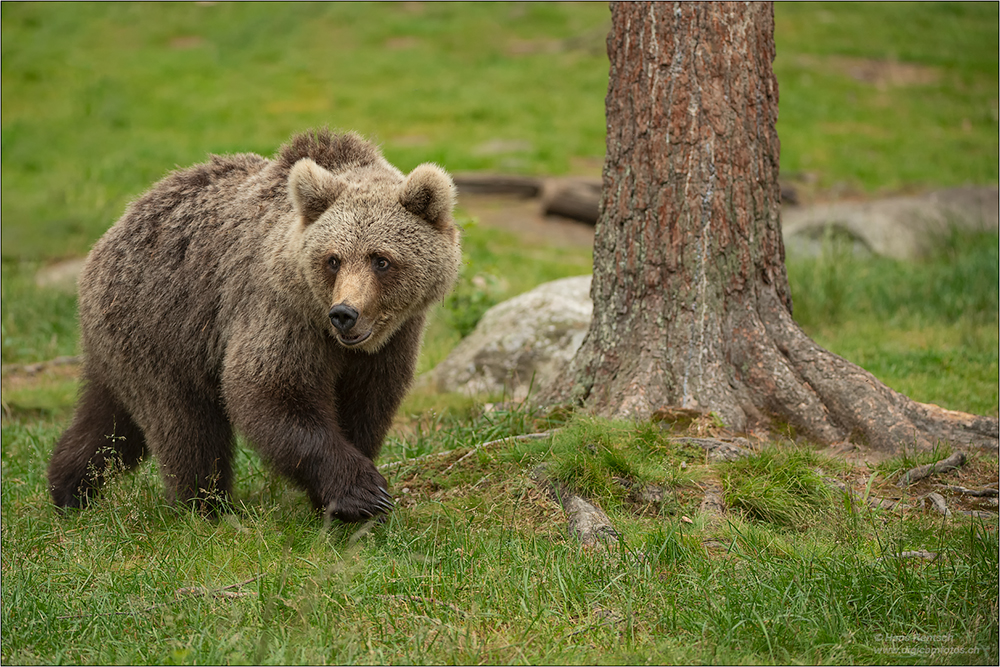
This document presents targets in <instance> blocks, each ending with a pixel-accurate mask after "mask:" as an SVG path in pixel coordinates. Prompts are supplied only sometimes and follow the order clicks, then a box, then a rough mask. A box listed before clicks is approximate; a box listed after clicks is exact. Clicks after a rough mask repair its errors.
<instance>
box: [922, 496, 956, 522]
mask: <svg viewBox="0 0 1000 667" xmlns="http://www.w3.org/2000/svg"><path fill="white" fill-rule="evenodd" d="M924 497H925V498H927V500H929V501H931V507H933V508H934V509H935V510H937V511H938V512H940V513H941V514H943V515H944V516H946V517H949V516H951V510H950V509H948V504H947V503H945V501H944V496H942V495H941V494H940V493H933V492H931V493H928V494H927V495H926V496H924Z"/></svg>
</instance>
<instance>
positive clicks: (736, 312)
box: [542, 2, 997, 453]
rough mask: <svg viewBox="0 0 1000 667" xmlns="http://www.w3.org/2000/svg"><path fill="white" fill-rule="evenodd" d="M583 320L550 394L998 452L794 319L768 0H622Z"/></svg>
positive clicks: (881, 442) (738, 422)
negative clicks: (826, 345)
mask: <svg viewBox="0 0 1000 667" xmlns="http://www.w3.org/2000/svg"><path fill="white" fill-rule="evenodd" d="M611 12H612V29H611V33H610V34H609V36H608V55H609V58H610V62H611V72H610V81H609V85H608V94H607V98H606V110H607V157H606V159H605V163H604V172H603V188H602V199H601V214H600V219H599V221H598V223H597V228H596V237H595V242H594V280H593V285H592V288H591V296H592V297H593V301H594V315H593V320H592V322H591V327H590V331H589V333H588V336H587V338H586V340H585V341H584V343H583V346H582V347H581V348H580V350H579V352H578V353H577V355H576V357H575V359H574V361H573V363H572V364H571V366H570V368H569V370H568V372H567V374H566V375H565V376H564V378H563V379H562V380H561V381H559V382H557V383H555V384H554V385H553V389H552V391H551V392H550V394H549V395H548V396H545V397H542V398H543V400H545V401H547V402H562V403H565V402H573V403H577V404H582V405H583V406H584V407H585V408H587V409H589V410H590V411H592V412H595V413H597V414H601V415H604V416H609V417H625V418H646V417H648V416H650V415H651V414H652V413H654V412H655V411H656V410H658V409H660V408H664V407H667V406H680V407H684V408H694V409H699V410H703V411H714V412H716V413H717V414H718V415H719V416H720V417H721V419H722V420H723V421H724V422H725V423H726V424H727V426H729V427H730V428H732V429H734V430H737V431H745V430H748V429H749V428H751V427H753V426H754V425H757V424H769V423H771V422H773V421H774V420H775V419H778V420H781V421H785V422H788V423H790V424H791V425H793V426H794V427H796V429H797V430H798V431H799V432H800V433H802V434H803V435H806V436H808V437H810V438H813V439H815V440H819V441H821V442H829V443H832V442H840V441H844V440H847V439H852V440H853V441H855V442H864V443H866V444H868V445H870V446H872V447H874V448H875V449H877V450H881V451H883V452H886V453H889V452H895V451H898V450H899V449H900V448H904V447H907V448H913V447H915V448H918V449H922V448H928V447H931V446H933V444H934V443H935V442H936V441H937V440H949V441H952V442H954V443H958V444H976V445H982V446H987V447H991V448H994V449H995V448H996V444H997V420H996V419H992V418H986V417H976V416H973V415H965V414H963V413H953V412H950V411H945V410H942V409H941V408H937V407H936V406H927V405H923V404H920V403H916V402H914V401H911V400H910V399H908V398H907V397H905V396H903V395H901V394H899V393H898V392H895V391H893V390H892V389H890V388H888V387H886V386H885V385H884V384H882V383H881V382H879V381H878V380H877V379H876V378H875V377H874V376H872V375H871V374H870V373H868V372H867V371H865V370H864V369H862V368H859V367H858V366H855V365H854V364H851V363H849V362H847V361H845V360H844V359H842V358H840V357H838V356H836V355H834V354H832V353H830V352H827V351H826V350H823V349H822V348H820V347H819V346H818V345H816V344H815V343H813V342H812V341H811V340H810V339H809V338H808V337H807V336H806V335H805V334H804V333H803V332H802V331H801V329H800V328H799V327H798V325H796V323H795V322H794V320H793V319H792V301H791V295H790V292H789V288H788V279H787V275H786V273H785V257H784V245H783V242H782V237H781V225H780V197H781V194H780V186H779V184H778V163H779V154H780V144H779V141H778V134H777V131H776V128H775V124H776V122H777V119H778V84H777V80H776V79H775V76H774V73H773V69H772V62H773V60H774V55H775V51H774V16H773V9H772V6H771V5H770V3H745V4H744V3H739V4H737V3H716V2H711V3H687V2H685V3H665V2H662V3H661V2H653V3H648V2H635V3H612V10H611Z"/></svg>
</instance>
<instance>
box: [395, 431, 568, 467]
mask: <svg viewBox="0 0 1000 667" xmlns="http://www.w3.org/2000/svg"><path fill="white" fill-rule="evenodd" d="M553 432H554V431H542V432H541V433H524V434H522V435H507V436H504V437H502V438H497V439H496V440H490V441H488V442H482V443H479V444H478V445H474V446H473V447H472V449H470V450H469V451H468V452H466V453H465V454H463V455H462V457H461V458H460V459H458V460H457V461H455V462H454V463H452V464H451V465H450V466H448V467H447V468H445V472H448V471H449V470H451V469H452V468H454V467H455V466H456V465H458V464H459V463H460V462H462V461H464V460H465V459H466V458H467V457H469V456H471V455H472V454H474V453H475V452H478V451H479V450H482V449H486V448H487V447H492V446H494V445H499V444H501V443H504V442H521V441H523V440H541V439H542V438H547V437H549V436H550V435H552V433H553ZM462 449H463V448H462V447H459V448H457V449H449V450H448V451H446V452H434V453H432V454H424V455H423V456H418V457H416V458H412V459H404V460H402V461H390V462H389V463H383V464H382V465H380V466H379V467H378V469H379V470H394V469H396V468H399V467H400V466H404V465H407V464H411V463H415V464H420V463H423V462H424V461H427V460H429V459H434V458H441V457H445V456H450V455H452V454H454V453H455V452H459V451H461V450H462Z"/></svg>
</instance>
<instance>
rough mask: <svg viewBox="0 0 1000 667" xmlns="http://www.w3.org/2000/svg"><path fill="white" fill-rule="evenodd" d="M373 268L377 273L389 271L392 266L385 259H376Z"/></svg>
mask: <svg viewBox="0 0 1000 667" xmlns="http://www.w3.org/2000/svg"><path fill="white" fill-rule="evenodd" d="M372 266H374V267H375V270H376V271H388V270H389V267H390V266H392V264H390V263H389V260H387V259H386V258H385V257H376V258H375V259H373V260H372Z"/></svg>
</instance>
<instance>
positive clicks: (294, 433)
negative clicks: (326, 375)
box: [223, 355, 393, 522]
mask: <svg viewBox="0 0 1000 667" xmlns="http://www.w3.org/2000/svg"><path fill="white" fill-rule="evenodd" d="M234 357H235V358H236V359H242V360H243V361H240V362H235V363H232V364H227V367H226V369H225V371H224V373H223V391H224V394H225V400H226V409H227V411H228V413H229V417H230V420H231V421H232V423H233V425H234V426H235V427H236V429H237V430H238V431H240V432H241V433H243V434H244V435H245V436H246V437H247V438H248V439H249V440H250V442H251V443H253V445H254V446H255V448H256V449H257V450H258V451H259V452H260V454H261V456H263V457H264V458H265V459H266V460H268V461H269V462H270V463H271V464H272V465H273V466H274V467H275V468H276V470H277V471H278V472H279V473H280V474H282V475H285V476H286V477H288V478H289V479H291V480H292V481H294V482H296V483H297V484H298V485H299V486H301V487H302V488H304V489H305V490H306V492H307V493H308V494H309V498H310V499H311V500H312V502H313V504H314V505H315V506H316V507H317V508H318V509H320V510H323V511H324V512H327V513H329V514H330V515H331V516H333V517H334V518H337V519H339V520H341V521H348V522H354V521H365V520H367V519H370V518H372V517H374V516H377V515H380V514H385V513H387V512H389V511H391V510H392V508H393V502H392V497H391V496H390V495H389V492H388V483H387V482H386V480H385V478H384V477H383V476H382V475H381V473H379V471H378V469H377V468H376V467H375V464H374V463H373V462H372V460H371V459H370V458H368V457H367V456H365V455H364V454H363V453H362V452H361V451H360V450H359V449H358V448H357V447H356V446H355V445H354V444H353V443H352V442H350V441H349V440H348V438H347V437H346V436H345V435H344V433H343V430H342V429H341V427H340V424H339V423H338V419H337V414H336V406H335V403H334V400H333V395H332V383H330V382H324V381H323V378H320V377H310V376H309V374H306V373H301V372H298V373H292V372H290V371H291V370H292V369H291V367H290V366H288V365H286V366H284V367H278V366H268V365H262V364H261V363H260V359H259V357H255V356H251V355H247V356H243V355H234ZM279 368H280V369H281V370H278V369H279Z"/></svg>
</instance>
